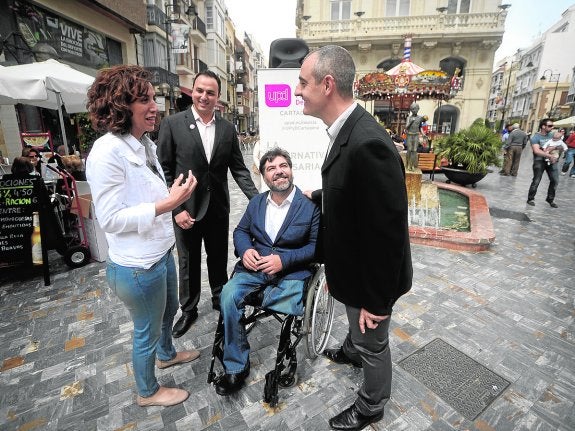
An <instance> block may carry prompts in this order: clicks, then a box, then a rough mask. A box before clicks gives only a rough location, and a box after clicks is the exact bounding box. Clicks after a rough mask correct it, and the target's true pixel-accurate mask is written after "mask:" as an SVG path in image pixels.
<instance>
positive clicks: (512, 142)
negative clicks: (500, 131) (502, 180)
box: [501, 123, 529, 177]
mask: <svg viewBox="0 0 575 431" xmlns="http://www.w3.org/2000/svg"><path fill="white" fill-rule="evenodd" d="M528 141H529V137H528V136H527V133H525V132H524V131H523V130H521V129H520V128H519V123H514V124H513V125H512V126H511V133H509V135H508V137H507V141H506V142H505V151H506V153H507V157H505V165H504V166H503V172H502V173H501V175H505V176H507V175H511V176H513V177H516V176H517V172H518V171H519V163H520V162H521V154H522V153H523V149H524V148H525V146H526V145H527V142H528Z"/></svg>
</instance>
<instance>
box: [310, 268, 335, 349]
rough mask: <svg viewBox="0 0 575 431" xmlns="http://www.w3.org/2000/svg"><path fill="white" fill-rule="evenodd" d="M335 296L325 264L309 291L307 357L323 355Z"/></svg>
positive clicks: (329, 331) (315, 276)
mask: <svg viewBox="0 0 575 431" xmlns="http://www.w3.org/2000/svg"><path fill="white" fill-rule="evenodd" d="M333 314H334V313H333V298H332V296H331V295H330V294H329V291H328V288H327V282H326V279H325V270H324V267H323V265H322V266H320V267H319V269H318V270H317V271H316V273H315V275H314V276H313V279H312V281H311V283H310V286H309V288H308V291H307V298H306V307H305V316H304V330H305V334H306V337H305V347H306V352H307V357H308V358H310V359H313V358H315V357H317V356H318V355H321V353H322V352H323V350H324V349H325V347H326V346H327V342H328V340H329V334H330V333H331V325H332V323H333Z"/></svg>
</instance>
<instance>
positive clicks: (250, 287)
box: [216, 148, 319, 395]
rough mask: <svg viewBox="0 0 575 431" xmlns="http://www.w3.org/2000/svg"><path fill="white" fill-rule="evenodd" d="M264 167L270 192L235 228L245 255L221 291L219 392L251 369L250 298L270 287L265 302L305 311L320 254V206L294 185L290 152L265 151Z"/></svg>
mask: <svg viewBox="0 0 575 431" xmlns="http://www.w3.org/2000/svg"><path fill="white" fill-rule="evenodd" d="M259 168H260V172H261V173H262V175H263V179H264V181H265V183H266V185H267V186H268V187H269V189H270V191H269V192H265V193H262V194H260V195H258V196H256V197H255V198H253V199H252V200H251V201H250V203H249V204H248V208H247V210H246V212H245V214H244V215H243V217H242V219H241V220H240V223H239V224H238V226H237V228H236V229H235V231H234V245H235V249H236V254H237V255H238V256H239V257H241V260H240V261H239V262H238V263H237V264H236V268H235V275H234V276H233V277H232V279H231V280H230V281H228V282H227V283H226V285H225V286H224V289H223V291H222V295H221V301H222V302H221V306H222V318H223V322H224V354H223V363H224V368H225V374H224V375H223V376H222V377H221V378H220V379H219V380H218V381H217V382H216V392H217V393H218V394H220V395H230V394H232V393H234V392H236V391H237V390H238V389H240V388H241V386H242V385H243V382H244V380H245V378H246V377H247V376H248V374H249V372H250V362H249V357H248V356H249V353H250V350H249V344H248V341H247V337H246V333H245V327H244V325H243V324H242V323H241V317H242V315H243V312H244V308H245V299H246V297H247V296H248V295H250V294H251V293H253V292H257V291H260V290H263V289H265V293H264V299H263V302H262V305H263V306H264V307H266V308H269V309H272V310H274V311H277V312H280V313H285V314H294V315H300V316H301V315H302V314H303V290H304V282H305V280H306V279H307V278H308V277H310V276H311V272H310V270H309V264H310V263H311V262H312V260H313V258H314V254H315V245H316V240H317V233H318V229H319V208H318V207H317V206H316V205H314V204H313V203H312V202H311V201H310V200H309V199H307V198H306V197H305V196H304V195H303V193H302V192H301V190H300V189H298V188H297V187H295V186H294V185H293V175H292V162H291V158H290V156H289V154H288V153H287V152H286V151H285V150H282V149H280V148H274V149H272V150H270V151H268V152H267V153H265V154H264V155H263V156H262V158H261V161H260V165H259Z"/></svg>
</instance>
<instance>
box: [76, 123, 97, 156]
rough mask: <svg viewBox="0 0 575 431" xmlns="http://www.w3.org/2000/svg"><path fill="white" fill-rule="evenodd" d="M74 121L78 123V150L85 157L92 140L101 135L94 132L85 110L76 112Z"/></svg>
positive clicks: (90, 147) (92, 143) (92, 142)
mask: <svg viewBox="0 0 575 431" xmlns="http://www.w3.org/2000/svg"><path fill="white" fill-rule="evenodd" d="M76 121H77V124H78V141H79V143H80V152H81V153H82V157H83V158H85V157H86V156H87V155H88V153H89V152H90V150H91V149H92V145H94V141H95V140H96V139H98V138H99V137H100V136H102V134H101V133H98V132H96V131H95V130H94V129H93V128H92V122H91V121H90V117H89V115H88V114H87V113H86V112H83V113H80V114H76Z"/></svg>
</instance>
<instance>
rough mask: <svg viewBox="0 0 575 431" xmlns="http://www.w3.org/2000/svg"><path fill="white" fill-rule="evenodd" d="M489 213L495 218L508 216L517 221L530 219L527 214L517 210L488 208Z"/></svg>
mask: <svg viewBox="0 0 575 431" xmlns="http://www.w3.org/2000/svg"><path fill="white" fill-rule="evenodd" d="M489 214H491V216H492V217H495V218H510V219H512V220H517V221H531V219H530V218H529V216H528V215H527V214H525V213H522V212H519V211H509V210H504V209H501V208H494V207H492V208H489Z"/></svg>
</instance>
